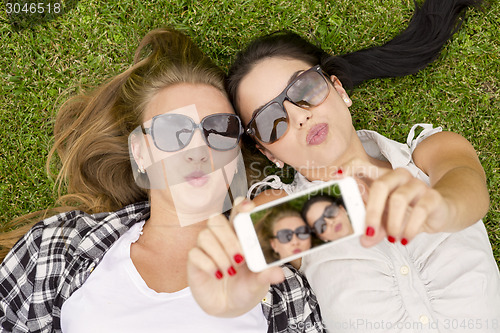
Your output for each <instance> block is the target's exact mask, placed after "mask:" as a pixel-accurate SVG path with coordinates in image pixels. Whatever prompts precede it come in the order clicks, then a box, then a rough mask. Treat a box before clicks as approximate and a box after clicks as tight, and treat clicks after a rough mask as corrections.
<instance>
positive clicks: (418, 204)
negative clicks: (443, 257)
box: [361, 169, 449, 246]
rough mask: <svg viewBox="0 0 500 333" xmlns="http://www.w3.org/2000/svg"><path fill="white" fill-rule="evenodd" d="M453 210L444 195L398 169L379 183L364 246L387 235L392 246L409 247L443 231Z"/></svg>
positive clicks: (373, 190) (370, 203)
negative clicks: (420, 238)
mask: <svg viewBox="0 0 500 333" xmlns="http://www.w3.org/2000/svg"><path fill="white" fill-rule="evenodd" d="M448 212H449V208H448V207H447V205H446V203H445V202H444V199H443V197H442V196H441V194H440V193H439V192H438V191H436V190H434V189H432V188H430V187H429V186H428V185H427V184H426V183H424V182H423V181H421V180H418V179H416V178H414V177H413V176H412V175H411V174H410V173H409V172H408V171H407V170H405V169H396V170H394V171H393V172H390V173H387V174H385V175H384V176H382V177H380V178H379V179H377V180H375V181H374V182H373V183H372V186H371V187H370V195H369V198H368V202H367V204H366V226H367V229H366V235H365V236H363V237H362V239H361V243H362V244H363V245H364V246H371V245H374V244H376V243H377V242H378V241H380V240H381V239H382V238H383V237H381V235H380V233H382V234H384V233H385V234H386V236H387V239H388V241H389V242H391V243H395V242H396V241H400V242H401V244H403V245H407V244H408V242H410V241H411V240H412V239H413V238H414V237H415V236H416V235H417V234H418V233H420V232H436V231H439V230H441V227H442V226H441V223H444V222H443V221H446V217H447V213H448Z"/></svg>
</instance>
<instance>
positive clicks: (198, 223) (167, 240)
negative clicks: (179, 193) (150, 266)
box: [141, 194, 207, 250]
mask: <svg viewBox="0 0 500 333" xmlns="http://www.w3.org/2000/svg"><path fill="white" fill-rule="evenodd" d="M162 199H163V198H158V197H157V196H155V195H153V194H152V195H151V198H150V200H151V212H150V218H149V220H148V221H147V222H146V224H145V225H144V228H143V235H142V236H141V238H142V239H143V240H150V241H154V242H155V243H157V242H158V245H159V244H162V243H164V244H177V245H176V246H178V247H179V248H186V249H187V250H189V249H191V248H192V247H194V245H195V244H196V239H197V237H198V233H199V232H200V231H201V230H202V229H203V228H204V227H205V226H206V222H207V218H206V217H205V218H201V217H200V216H184V217H181V218H180V217H179V214H178V213H177V211H176V209H175V206H174V205H173V203H170V202H165V201H164V200H162Z"/></svg>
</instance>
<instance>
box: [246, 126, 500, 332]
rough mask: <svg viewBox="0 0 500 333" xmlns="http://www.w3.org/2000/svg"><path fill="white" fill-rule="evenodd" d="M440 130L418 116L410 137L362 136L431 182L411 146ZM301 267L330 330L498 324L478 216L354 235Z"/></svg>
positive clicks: (499, 295)
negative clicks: (459, 225)
mask: <svg viewBox="0 0 500 333" xmlns="http://www.w3.org/2000/svg"><path fill="white" fill-rule="evenodd" d="M418 127H423V131H422V132H421V133H420V135H419V136H418V137H417V138H415V139H414V136H415V130H416V129H417V128H418ZM439 131H441V128H435V129H433V128H432V125H428V124H417V125H415V126H413V128H412V129H411V131H410V134H409V136H408V140H407V144H401V143H398V142H395V141H393V140H390V139H387V138H385V137H384V136H382V135H380V134H378V133H376V132H374V131H367V130H362V131H358V136H359V138H360V139H361V141H362V143H363V146H364V148H365V150H366V151H367V153H368V154H369V155H370V156H372V157H375V158H377V159H380V160H386V161H389V162H390V163H391V165H392V167H393V168H406V169H408V170H409V171H410V172H411V173H412V174H413V175H414V176H415V177H416V178H418V179H421V180H423V181H424V182H427V183H429V178H428V176H427V175H426V174H425V173H424V172H423V171H422V170H420V169H418V168H417V166H416V165H415V164H414V163H413V160H412V154H413V151H414V149H415V147H416V146H417V145H418V143H419V142H421V141H422V140H423V139H425V138H426V137H428V136H429V135H432V134H434V133H436V132H439ZM317 183H318V181H314V182H309V181H308V180H307V179H306V178H305V177H304V176H302V175H301V174H299V173H297V174H296V177H295V180H294V182H293V183H292V184H290V185H286V184H280V181H279V180H277V179H273V181H272V182H271V184H269V183H268V185H271V186H272V187H273V188H283V189H284V190H286V191H287V192H288V193H293V192H296V191H298V190H301V189H304V188H307V187H309V186H312V185H314V184H317ZM319 183H320V182H319ZM252 190H253V189H252ZM301 270H302V271H303V272H304V273H305V275H306V277H307V279H308V280H309V283H310V284H311V286H312V288H313V290H314V291H315V293H316V296H317V298H318V302H319V304H320V307H321V313H322V315H323V320H324V322H325V324H326V327H327V328H328V329H329V330H330V331H333V332H500V274H499V270H498V266H497V263H496V262H495V259H494V257H493V253H492V250H491V245H490V242H489V240H488V235H487V233H486V229H485V227H484V224H483V222H482V221H481V220H480V221H478V222H477V223H475V224H474V225H472V226H470V227H469V228H467V229H464V230H462V231H460V232H455V233H437V234H425V233H422V234H419V235H418V236H417V237H415V238H414V239H413V240H412V241H411V242H410V243H408V245H406V246H403V245H401V244H399V243H390V242H388V241H387V240H384V241H382V242H380V243H379V244H377V245H376V246H374V247H372V248H364V247H362V246H361V245H360V242H359V239H357V238H356V239H351V240H350V241H346V242H342V243H340V244H338V245H337V246H336V245H333V247H328V248H327V249H325V250H323V251H320V252H316V253H313V254H311V255H309V256H306V257H305V258H304V259H303V261H302V267H301Z"/></svg>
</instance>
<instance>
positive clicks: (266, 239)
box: [255, 204, 307, 262]
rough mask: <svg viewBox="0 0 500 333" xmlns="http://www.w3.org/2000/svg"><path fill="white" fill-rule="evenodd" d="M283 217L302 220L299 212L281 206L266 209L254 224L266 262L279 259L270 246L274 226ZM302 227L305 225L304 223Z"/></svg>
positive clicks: (286, 206) (288, 206) (284, 205)
mask: <svg viewBox="0 0 500 333" xmlns="http://www.w3.org/2000/svg"><path fill="white" fill-rule="evenodd" d="M285 217H298V218H300V219H302V215H300V212H299V211H298V210H296V209H295V208H293V207H292V206H290V205H288V204H283V205H280V206H276V207H273V208H270V209H268V210H267V211H266V212H265V213H264V215H263V216H262V217H260V218H259V219H258V221H257V223H256V224H255V229H256V230H257V235H258V237H259V242H260V244H261V245H262V252H263V253H264V256H265V258H266V260H267V261H268V262H271V261H274V260H276V259H279V255H278V254H277V253H276V252H274V249H273V248H272V246H271V239H273V238H274V230H273V229H274V226H275V225H276V223H277V222H279V221H280V220H282V219H284V218H285ZM304 225H307V223H306V222H305V221H304Z"/></svg>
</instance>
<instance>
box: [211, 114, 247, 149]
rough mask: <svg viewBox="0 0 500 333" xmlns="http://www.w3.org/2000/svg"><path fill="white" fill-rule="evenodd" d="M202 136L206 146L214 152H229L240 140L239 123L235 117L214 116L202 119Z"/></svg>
mask: <svg viewBox="0 0 500 333" xmlns="http://www.w3.org/2000/svg"><path fill="white" fill-rule="evenodd" d="M202 127H203V134H204V135H205V138H206V139H207V142H208V145H209V146H210V147H211V148H213V149H216V150H229V149H232V148H234V147H236V145H237V144H238V142H239V140H240V133H241V132H240V129H241V123H240V120H239V118H238V117H237V116H236V115H226V114H220V115H214V116H209V117H206V118H204V119H203V121H202Z"/></svg>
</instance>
